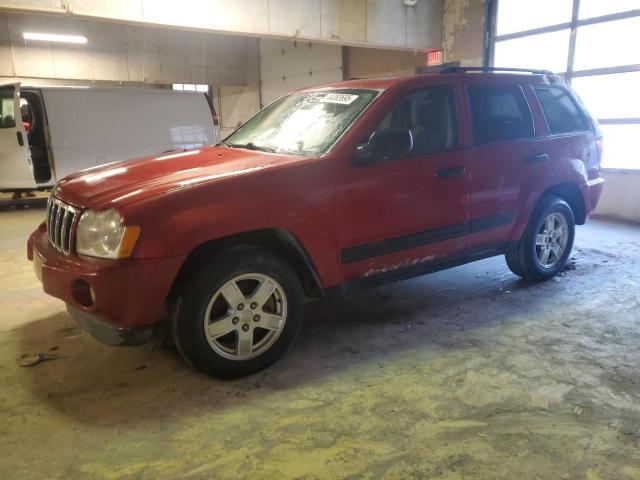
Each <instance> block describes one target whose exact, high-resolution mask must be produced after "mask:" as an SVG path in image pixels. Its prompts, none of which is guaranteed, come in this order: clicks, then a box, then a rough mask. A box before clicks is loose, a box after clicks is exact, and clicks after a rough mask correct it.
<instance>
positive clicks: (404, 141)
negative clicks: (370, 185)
mask: <svg viewBox="0 0 640 480" xmlns="http://www.w3.org/2000/svg"><path fill="white" fill-rule="evenodd" d="M412 149H413V135H412V134H411V130H402V129H395V128H394V129H386V130H378V131H376V132H373V134H372V135H371V137H370V138H369V141H368V142H367V143H363V144H360V145H358V147H357V148H356V151H355V152H354V155H353V159H352V163H353V164H354V165H370V164H372V163H377V162H379V161H388V160H393V159H394V158H397V157H399V156H401V155H405V154H407V153H409V152H410V151H411V150H412Z"/></svg>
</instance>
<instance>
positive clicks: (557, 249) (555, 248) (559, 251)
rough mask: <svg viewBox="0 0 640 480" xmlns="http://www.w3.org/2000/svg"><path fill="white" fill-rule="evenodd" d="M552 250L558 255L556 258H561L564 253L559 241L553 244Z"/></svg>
mask: <svg viewBox="0 0 640 480" xmlns="http://www.w3.org/2000/svg"><path fill="white" fill-rule="evenodd" d="M551 251H552V252H553V254H554V255H555V256H556V258H560V255H562V247H561V246H560V245H558V244H557V243H552V244H551Z"/></svg>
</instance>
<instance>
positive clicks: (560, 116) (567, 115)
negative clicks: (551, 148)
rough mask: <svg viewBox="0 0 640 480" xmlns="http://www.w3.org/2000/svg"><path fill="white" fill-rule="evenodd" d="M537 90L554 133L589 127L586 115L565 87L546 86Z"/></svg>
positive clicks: (580, 130)
mask: <svg viewBox="0 0 640 480" xmlns="http://www.w3.org/2000/svg"><path fill="white" fill-rule="evenodd" d="M535 90H536V95H538V100H540V104H541V105H542V110H544V115H545V116H546V117H547V124H548V125H549V131H550V132H551V133H552V134H553V133H569V132H583V131H585V130H587V129H588V128H587V122H586V121H585V119H584V116H583V115H582V113H581V112H580V110H578V107H577V106H576V104H575V103H574V102H573V100H572V99H571V97H569V95H567V92H565V91H564V89H562V88H559V87H544V88H536V89H535Z"/></svg>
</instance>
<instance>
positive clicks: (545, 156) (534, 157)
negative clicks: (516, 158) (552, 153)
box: [525, 153, 549, 163]
mask: <svg viewBox="0 0 640 480" xmlns="http://www.w3.org/2000/svg"><path fill="white" fill-rule="evenodd" d="M545 160H549V155H548V154H546V153H541V154H539V155H529V156H528V157H527V158H525V161H526V162H531V163H534V162H544V161H545Z"/></svg>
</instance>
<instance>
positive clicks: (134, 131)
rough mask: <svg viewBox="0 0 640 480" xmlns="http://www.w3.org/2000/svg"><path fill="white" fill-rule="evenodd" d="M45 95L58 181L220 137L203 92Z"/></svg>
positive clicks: (63, 91) (48, 91)
mask: <svg viewBox="0 0 640 480" xmlns="http://www.w3.org/2000/svg"><path fill="white" fill-rule="evenodd" d="M42 95H43V98H44V103H45V108H46V111H47V116H48V120H49V133H50V138H51V150H52V152H53V158H54V170H55V178H56V179H58V180H59V179H61V178H63V177H65V176H67V175H69V174H70V173H73V172H77V171H79V170H83V169H86V168H90V167H95V166H97V165H103V164H105V163H111V162H116V161H120V160H128V159H131V158H136V157H143V156H148V155H153V154H158V153H161V152H164V151H167V150H175V149H178V150H180V149H191V148H199V147H202V146H204V145H210V144H214V143H215V142H216V141H217V135H216V134H215V130H214V125H213V118H212V116H211V111H210V110H209V106H208V104H207V101H206V98H205V96H204V94H202V93H190V92H172V91H166V90H158V91H149V90H140V91H135V90H124V89H123V90H117V89H69V88H43V89H42ZM52 183H53V182H52Z"/></svg>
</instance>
